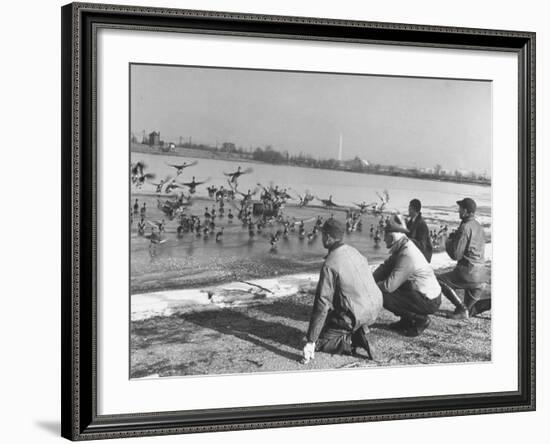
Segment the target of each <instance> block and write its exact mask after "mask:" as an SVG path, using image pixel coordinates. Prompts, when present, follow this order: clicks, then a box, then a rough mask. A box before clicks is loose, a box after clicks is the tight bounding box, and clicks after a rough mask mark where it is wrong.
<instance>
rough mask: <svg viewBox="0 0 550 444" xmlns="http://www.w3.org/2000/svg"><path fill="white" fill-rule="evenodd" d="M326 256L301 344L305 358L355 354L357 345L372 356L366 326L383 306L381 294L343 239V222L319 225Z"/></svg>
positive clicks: (359, 256)
mask: <svg viewBox="0 0 550 444" xmlns="http://www.w3.org/2000/svg"><path fill="white" fill-rule="evenodd" d="M321 231H322V234H323V246H324V247H325V248H326V249H328V255H327V256H326V258H325V262H324V263H323V266H322V268H321V274H320V276H319V283H318V284H317V290H316V293H315V301H314V303H313V310H312V313H311V319H310V322H309V328H308V331H307V343H306V345H305V347H304V361H305V362H308V361H309V360H310V359H312V358H313V357H314V353H315V351H323V352H326V353H332V354H355V353H356V349H357V348H358V347H360V348H363V349H364V350H365V351H366V352H367V357H368V358H369V359H373V355H372V350H371V347H370V344H369V342H368V339H367V333H368V326H369V325H370V324H372V323H373V322H374V321H375V320H376V318H377V317H378V313H379V312H380V310H381V309H382V293H381V292H380V289H379V288H378V286H377V285H376V283H375V282H374V279H373V277H372V273H371V270H370V267H369V263H368V261H367V258H366V257H365V256H363V255H362V254H361V253H359V251H357V250H356V249H355V248H353V247H351V246H349V245H346V244H344V243H343V242H342V239H343V236H344V231H345V228H344V225H343V224H342V223H341V222H340V221H338V220H336V219H329V220H327V221H326V222H325V223H324V224H323V227H322V228H321Z"/></svg>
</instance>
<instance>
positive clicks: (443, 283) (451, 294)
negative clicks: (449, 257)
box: [437, 272, 466, 310]
mask: <svg viewBox="0 0 550 444" xmlns="http://www.w3.org/2000/svg"><path fill="white" fill-rule="evenodd" d="M437 280H438V282H439V285H440V287H441V292H442V293H443V295H444V296H445V297H446V298H447V299H448V300H449V301H450V302H451V303H452V304H453V305H454V306H455V307H456V308H457V309H459V310H465V309H466V306H465V305H464V303H463V302H462V301H461V300H460V298H459V297H458V295H457V294H456V291H455V290H454V287H455V286H454V284H453V283H452V272H450V273H445V274H442V275H441V276H438V277H437Z"/></svg>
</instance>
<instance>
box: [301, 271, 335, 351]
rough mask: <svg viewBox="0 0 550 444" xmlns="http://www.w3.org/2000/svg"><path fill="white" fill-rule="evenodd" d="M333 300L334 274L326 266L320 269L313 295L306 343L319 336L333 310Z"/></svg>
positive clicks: (315, 339) (313, 340)
mask: <svg viewBox="0 0 550 444" xmlns="http://www.w3.org/2000/svg"><path fill="white" fill-rule="evenodd" d="M333 299H334V273H333V271H332V270H330V268H328V267H327V266H326V265H325V266H323V268H322V269H321V274H320V276H319V283H318V284H317V291H316V293H315V302H314V303H313V310H312V312H311V319H310V321H309V329H308V331H307V341H308V342H315V341H317V339H318V338H319V335H320V334H321V330H322V329H323V326H324V325H325V321H326V319H327V314H328V312H329V311H330V310H332V308H333V304H332V301H333Z"/></svg>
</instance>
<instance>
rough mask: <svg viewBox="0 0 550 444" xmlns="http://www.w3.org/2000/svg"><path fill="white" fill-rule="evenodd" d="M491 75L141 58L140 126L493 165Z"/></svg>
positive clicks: (198, 136) (136, 97) (347, 154)
mask: <svg viewBox="0 0 550 444" xmlns="http://www.w3.org/2000/svg"><path fill="white" fill-rule="evenodd" d="M491 102H492V101H491V83H490V82H486V81H463V80H447V79H445V80H443V79H424V78H399V77H380V76H366V75H348V74H319V73H296V72H285V71H257V70H241V69H220V68H195V67H171V66H154V65H132V68H131V131H132V132H133V133H135V134H136V135H137V136H138V138H140V137H141V133H142V131H143V130H145V131H146V132H147V133H149V132H151V131H160V134H161V140H164V141H166V142H176V143H177V142H178V141H179V137H180V136H182V137H184V139H185V140H187V139H188V138H189V137H192V140H193V142H197V143H208V144H215V143H222V142H233V143H235V144H236V145H237V146H242V147H243V148H250V147H253V148H255V147H257V146H260V147H265V146H266V145H272V146H273V148H275V149H277V150H281V151H284V150H287V151H289V152H290V153H292V154H294V153H296V154H297V153H299V152H303V153H307V154H311V155H313V156H314V157H323V158H329V157H332V158H337V157H338V145H339V137H340V134H342V140H343V156H342V157H343V159H350V158H353V157H355V156H359V157H361V158H363V159H366V160H368V161H370V162H375V163H382V164H393V165H399V166H417V167H433V166H434V165H436V164H441V165H442V166H443V168H445V169H449V170H455V169H461V170H472V171H476V172H479V173H483V172H487V173H490V169H491V139H492V135H491V106H492V103H491Z"/></svg>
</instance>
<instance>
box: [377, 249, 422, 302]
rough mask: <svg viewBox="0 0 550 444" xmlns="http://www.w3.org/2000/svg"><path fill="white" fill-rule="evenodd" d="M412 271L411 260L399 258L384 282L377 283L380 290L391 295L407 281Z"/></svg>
mask: <svg viewBox="0 0 550 444" xmlns="http://www.w3.org/2000/svg"><path fill="white" fill-rule="evenodd" d="M413 270H414V267H413V263H412V260H411V259H410V258H408V257H406V256H404V257H400V258H399V259H398V260H397V261H395V264H394V266H393V268H392V270H391V271H390V273H389V275H388V277H387V278H386V279H385V280H383V281H381V282H378V286H379V287H380V290H382V291H383V292H384V293H393V292H394V291H395V290H397V289H398V288H399V287H401V285H403V284H404V283H405V282H406V281H407V279H409V276H410V275H411V273H412V272H413Z"/></svg>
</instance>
